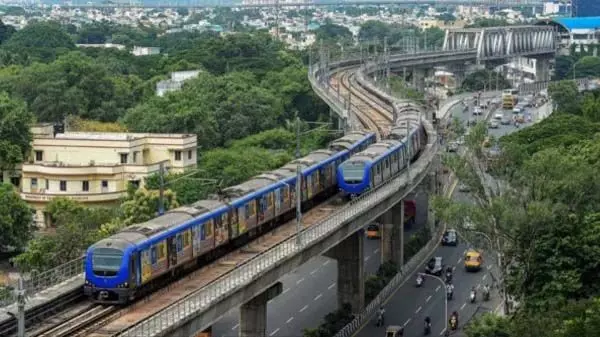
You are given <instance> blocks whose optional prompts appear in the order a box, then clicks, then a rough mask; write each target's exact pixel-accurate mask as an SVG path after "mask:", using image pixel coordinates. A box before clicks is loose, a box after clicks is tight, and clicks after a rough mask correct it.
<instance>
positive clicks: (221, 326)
mask: <svg viewBox="0 0 600 337" xmlns="http://www.w3.org/2000/svg"><path fill="white" fill-rule="evenodd" d="M427 198H428V196H427V195H426V194H425V193H419V194H417V195H416V196H415V199H416V202H417V215H416V219H415V221H416V223H415V225H414V226H413V228H411V229H409V230H407V231H405V235H406V236H405V237H408V235H410V234H411V233H413V232H414V231H415V230H417V229H418V228H420V227H421V226H423V225H424V224H425V223H426V220H427V219H426V216H427ZM379 248H380V240H370V239H366V238H365V240H364V259H365V272H366V273H367V274H375V273H376V272H377V269H378V268H379V265H380V264H381V252H380V249H379ZM279 281H280V282H282V284H283V293H282V294H280V295H279V296H277V297H276V298H274V299H273V300H271V301H269V303H268V305H267V335H269V336H279V337H292V336H294V337H299V336H302V330H303V329H305V328H314V327H317V326H318V325H319V324H320V322H322V321H323V318H324V317H325V315H327V314H328V313H330V312H332V311H334V310H336V309H337V284H336V281H337V262H336V261H335V260H334V259H330V258H327V257H325V256H317V257H315V258H313V259H312V260H310V261H308V262H307V263H305V264H303V265H302V266H300V267H299V268H298V269H296V270H295V271H294V272H292V273H290V274H288V275H286V276H284V277H283V278H281V279H280V280H279ZM238 328H239V309H238V308H235V309H232V310H231V311H229V312H228V313H227V314H226V315H224V316H223V318H221V319H220V320H219V321H217V322H216V323H215V324H213V326H212V335H213V336H215V337H225V336H227V337H237V336H238Z"/></svg>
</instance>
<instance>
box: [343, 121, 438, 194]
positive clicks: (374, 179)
mask: <svg viewBox="0 0 600 337" xmlns="http://www.w3.org/2000/svg"><path fill="white" fill-rule="evenodd" d="M388 138H389V139H385V140H381V141H380V142H378V143H376V144H373V145H371V146H369V147H368V148H367V149H366V150H364V151H361V152H359V153H357V154H354V155H353V156H352V157H350V159H348V160H346V161H345V162H344V163H343V164H342V165H340V166H338V173H337V180H338V186H339V188H340V190H341V191H342V192H343V193H344V194H345V195H346V196H347V197H350V198H353V197H357V196H359V195H361V194H363V193H365V192H367V191H369V190H372V189H375V188H377V187H378V186H380V185H381V184H383V183H385V182H386V181H388V180H389V179H390V178H391V177H393V176H394V175H396V174H397V173H398V172H400V171H402V170H403V169H404V168H405V167H406V166H407V165H408V163H409V161H412V160H414V159H415V158H416V157H418V155H419V153H420V152H421V150H422V149H423V148H424V147H425V146H426V145H427V133H426V132H425V128H424V127H423V124H422V123H421V122H420V120H419V117H418V116H416V115H407V116H404V118H403V119H402V120H400V121H399V122H397V125H396V126H395V127H394V128H392V130H391V132H390V135H389V137H388Z"/></svg>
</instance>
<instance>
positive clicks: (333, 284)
mask: <svg viewBox="0 0 600 337" xmlns="http://www.w3.org/2000/svg"><path fill="white" fill-rule="evenodd" d="M333 287H335V282H333V283H332V284H330V285H329V287H327V290H331V288H333Z"/></svg>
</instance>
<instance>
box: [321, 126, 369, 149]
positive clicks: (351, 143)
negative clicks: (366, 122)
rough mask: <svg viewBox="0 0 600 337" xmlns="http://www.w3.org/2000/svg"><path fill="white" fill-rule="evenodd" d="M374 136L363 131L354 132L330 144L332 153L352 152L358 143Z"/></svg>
mask: <svg viewBox="0 0 600 337" xmlns="http://www.w3.org/2000/svg"><path fill="white" fill-rule="evenodd" d="M369 135H374V134H371V133H367V132H363V131H353V132H350V133H348V134H346V135H345V136H344V137H342V138H339V139H336V140H334V141H332V142H331V143H330V144H329V149H330V150H332V151H338V152H339V151H343V150H350V149H352V148H354V147H355V146H356V142H358V141H360V140H361V139H363V138H365V137H368V136H369Z"/></svg>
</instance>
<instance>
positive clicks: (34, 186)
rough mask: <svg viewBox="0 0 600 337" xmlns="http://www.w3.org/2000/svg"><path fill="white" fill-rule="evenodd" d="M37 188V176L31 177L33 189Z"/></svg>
mask: <svg viewBox="0 0 600 337" xmlns="http://www.w3.org/2000/svg"><path fill="white" fill-rule="evenodd" d="M37 188H38V181H37V178H31V189H32V190H37Z"/></svg>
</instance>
